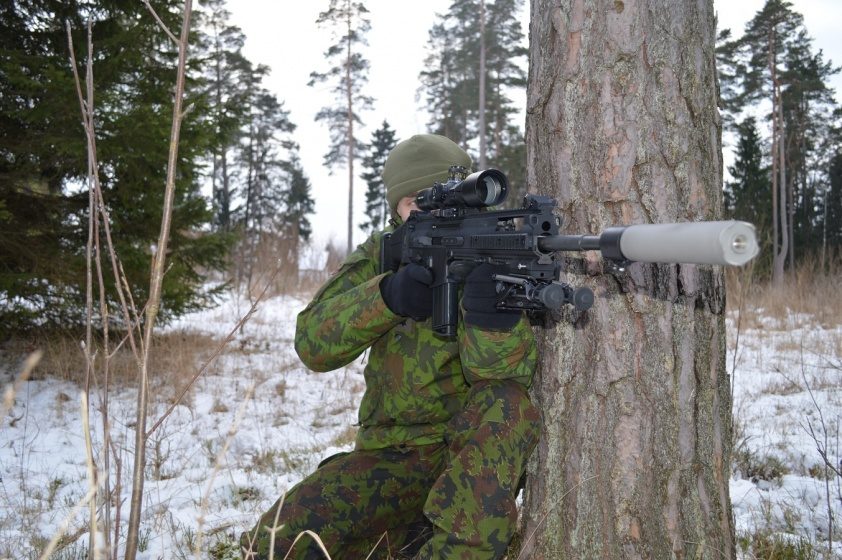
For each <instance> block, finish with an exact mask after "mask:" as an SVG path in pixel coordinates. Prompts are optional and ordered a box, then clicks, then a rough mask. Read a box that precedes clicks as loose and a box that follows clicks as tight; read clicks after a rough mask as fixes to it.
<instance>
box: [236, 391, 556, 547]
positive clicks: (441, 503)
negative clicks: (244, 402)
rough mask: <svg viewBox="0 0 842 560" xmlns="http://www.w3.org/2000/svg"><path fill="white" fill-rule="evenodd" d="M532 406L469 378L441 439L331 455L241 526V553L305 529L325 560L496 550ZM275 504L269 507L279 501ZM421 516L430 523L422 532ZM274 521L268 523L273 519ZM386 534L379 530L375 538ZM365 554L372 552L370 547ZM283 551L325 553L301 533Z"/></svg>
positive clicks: (503, 539)
mask: <svg viewBox="0 0 842 560" xmlns="http://www.w3.org/2000/svg"><path fill="white" fill-rule="evenodd" d="M538 426H539V417H538V411H537V410H536V409H535V407H534V406H533V405H532V404H531V403H530V402H529V398H528V396H527V394H526V390H525V388H524V387H523V386H522V385H520V384H519V383H517V382H512V381H482V382H480V383H477V384H476V385H474V386H472V387H471V389H470V392H469V394H468V396H467V399H466V407H465V409H464V410H463V411H462V412H460V413H459V414H457V415H456V416H454V418H453V419H452V420H451V421H450V422H449V424H448V426H447V430H446V434H445V438H446V441H447V442H448V443H449V444H446V443H440V444H435V445H424V446H419V447H412V446H405V447H403V448H385V449H375V450H356V451H353V452H351V453H347V454H340V455H339V456H335V457H331V458H330V459H328V460H327V461H325V462H324V463H323V464H322V466H320V467H319V469H317V470H316V472H315V473H313V474H312V475H310V476H309V477H307V478H306V479H304V480H303V481H302V482H301V483H299V484H298V485H296V486H295V487H294V488H293V489H292V490H290V491H289V493H287V495H286V496H285V497H283V498H281V500H278V502H276V503H275V505H274V506H272V508H271V509H270V510H269V511H268V512H266V513H265V514H264V515H263V517H261V519H260V522H259V523H258V525H257V526H256V527H255V528H254V529H252V531H250V532H249V533H245V534H243V536H242V538H241V540H240V543H241V545H242V547H243V550H244V555H243V557H244V558H249V559H255V560H258V559H260V560H262V559H268V558H269V556H270V552H269V551H270V547H271V539H270V534H271V529H272V527H278V529H277V531H276V534H275V540H274V546H275V552H274V558H278V559H280V558H284V557H285V556H286V554H287V552H288V551H289V550H290V548H291V547H292V544H293V542H294V541H295V538H296V537H297V536H298V535H299V533H301V532H302V531H304V530H310V531H313V532H315V533H317V534H318V535H319V537H320V538H321V540H322V542H323V543H324V545H325V547H326V548H327V550H328V552H329V553H330V556H331V558H333V560H344V559H349V560H350V559H354V560H356V559H362V558H367V557H369V554H370V553H371V558H409V557H411V555H412V554H414V553H416V551H418V548H419V547H421V549H420V551H418V552H417V556H416V558H418V559H424V560H427V559H434V558H436V559H438V558H447V559H451V558H452V559H460V560H486V559H494V558H500V557H502V555H503V554H504V553H505V551H506V547H507V545H508V543H509V541H510V540H511V538H512V534H513V533H514V529H515V524H516V521H517V509H516V507H515V497H516V495H517V488H518V481H519V480H520V477H521V476H522V474H523V471H524V469H525V467H526V460H527V459H528V457H529V454H530V453H531V452H532V449H533V448H534V446H535V444H536V443H537V441H538V436H539V429H538ZM279 507H280V508H281V510H280V512H278V508H279ZM425 519H426V520H429V521H431V522H432V524H433V528H432V531H426V532H425V531H424V530H423V529H424V528H425ZM276 520H277V521H276ZM384 535H385V536H384ZM372 552H373V553H372ZM289 558H295V559H297V560H303V559H316V558H324V554H323V553H321V552H320V550H319V549H318V547H317V546H316V545H315V544H313V542H312V539H311V538H310V537H309V536H304V537H302V538H301V540H300V541H299V542H298V543H297V544H296V545H295V547H294V549H293V551H292V553H291V554H290V555H289Z"/></svg>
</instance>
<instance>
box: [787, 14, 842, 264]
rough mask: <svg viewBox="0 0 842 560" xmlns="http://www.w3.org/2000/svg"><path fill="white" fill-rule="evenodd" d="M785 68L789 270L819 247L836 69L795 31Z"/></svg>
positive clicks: (829, 155)
mask: <svg viewBox="0 0 842 560" xmlns="http://www.w3.org/2000/svg"><path fill="white" fill-rule="evenodd" d="M784 62H785V69H784V71H783V72H782V76H781V80H782V82H783V83H785V84H786V87H785V89H783V91H782V95H781V104H782V111H783V115H784V123H785V126H784V130H785V137H786V146H787V166H788V169H789V173H788V181H789V184H788V185H787V186H788V191H789V193H790V198H789V200H788V206H787V209H788V211H789V227H790V234H789V237H790V239H791V240H792V242H793V246H792V249H791V250H790V251H789V264H790V267H793V266H794V260H795V257H796V248H798V250H799V252H800V251H803V250H805V249H806V250H811V251H815V250H817V249H818V248H819V245H820V243H821V232H820V229H819V224H818V221H819V220H818V216H817V213H816V211H817V208H818V206H819V196H820V190H821V185H822V183H823V182H824V181H823V178H822V175H823V174H824V173H826V172H827V170H828V168H829V164H830V162H829V158H830V157H831V154H830V153H828V151H827V150H826V149H825V148H826V147H827V145H826V139H827V138H828V136H829V135H830V134H831V129H830V128H829V125H830V124H831V122H832V117H831V115H832V111H833V108H834V107H835V100H834V97H833V90H832V89H831V88H830V87H829V86H828V83H829V81H830V78H831V77H832V76H833V75H834V74H836V73H838V72H839V68H833V65H832V64H831V62H830V61H827V62H826V61H825V60H824V57H823V54H822V53H821V52H818V53H815V52H814V51H813V47H812V39H810V37H809V36H808V34H807V31H806V29H801V30H799V32H798V34H797V35H796V37H795V39H794V40H793V42H792V44H791V45H790V48H789V49H788V50H787V52H786V56H785V60H784Z"/></svg>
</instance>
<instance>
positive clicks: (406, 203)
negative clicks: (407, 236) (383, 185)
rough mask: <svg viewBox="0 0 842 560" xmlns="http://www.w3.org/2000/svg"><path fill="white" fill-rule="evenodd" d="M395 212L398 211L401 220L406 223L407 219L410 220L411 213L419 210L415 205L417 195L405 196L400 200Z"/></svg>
mask: <svg viewBox="0 0 842 560" xmlns="http://www.w3.org/2000/svg"><path fill="white" fill-rule="evenodd" d="M395 210H396V211H397V213H398V216H400V217H401V220H403V221H404V222H405V221H406V220H407V218H409V213H410V212H412V211H413V210H418V206H417V205H416V204H415V195H412V196H405V197H403V198H402V199H400V200H399V201H398V205H397V207H396V208H395Z"/></svg>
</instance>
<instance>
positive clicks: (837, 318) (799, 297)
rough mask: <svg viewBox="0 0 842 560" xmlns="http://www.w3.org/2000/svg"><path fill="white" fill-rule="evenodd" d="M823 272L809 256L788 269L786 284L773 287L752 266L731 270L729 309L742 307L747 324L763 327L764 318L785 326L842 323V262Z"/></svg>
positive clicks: (833, 325)
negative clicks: (794, 268) (755, 273)
mask: <svg viewBox="0 0 842 560" xmlns="http://www.w3.org/2000/svg"><path fill="white" fill-rule="evenodd" d="M826 268H828V270H827V272H825V273H821V272H818V271H819V265H818V263H817V261H815V260H813V259H805V260H804V262H802V263H801V264H800V265H799V266H798V267H797V268H796V270H794V271H788V272H787V273H786V277H785V280H784V283H783V285H781V286H773V285H772V284H771V281H770V280H769V279H767V278H758V277H756V276H754V275H753V270H752V268H751V265H749V266H747V267H744V268H738V269H728V270H727V271H726V285H727V290H728V309H729V310H732V311H733V310H737V309H742V314H743V317H742V321H743V327H747V328H760V327H762V326H764V324H763V322H762V321H763V319H764V318H765V319H773V320H776V321H778V322H779V323H780V324H781V325H786V326H788V327H791V328H792V327H800V326H806V325H816V326H820V327H823V328H833V327H836V326H838V325H840V324H842V289H840V287H839V277H840V276H839V275H840V273H842V262H840V261H839V260H837V261H834V262H833V263H832V264H831V265H830V266H829V267H826Z"/></svg>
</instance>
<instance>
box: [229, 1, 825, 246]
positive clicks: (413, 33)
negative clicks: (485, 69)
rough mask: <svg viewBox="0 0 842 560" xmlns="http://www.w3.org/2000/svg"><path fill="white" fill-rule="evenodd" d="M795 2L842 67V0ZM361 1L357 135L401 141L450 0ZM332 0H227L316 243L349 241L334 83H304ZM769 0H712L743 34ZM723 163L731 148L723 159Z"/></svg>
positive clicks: (420, 122) (423, 118)
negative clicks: (306, 183)
mask: <svg viewBox="0 0 842 560" xmlns="http://www.w3.org/2000/svg"><path fill="white" fill-rule="evenodd" d="M791 1H792V4H793V8H794V9H795V10H796V11H797V12H799V13H801V14H802V15H803V16H804V22H805V26H806V28H807V30H808V32H809V33H810V35H811V36H812V37H813V39H814V47H815V48H816V49H822V50H823V51H824V54H825V59H830V60H832V61H834V62H835V63H836V64H837V65H839V64H842V34H840V33H839V26H840V23H842V0H791ZM364 3H365V5H366V7H367V8H368V10H369V11H370V16H371V17H370V20H371V31H370V32H369V34H368V43H369V46H368V48H367V49H366V51H365V53H364V54H365V56H366V57H367V58H368V60H369V61H370V63H371V70H370V73H369V82H368V87H367V88H366V93H367V94H369V95H371V96H373V97H374V98H375V103H374V108H373V110H371V111H368V112H366V113H364V114H363V115H362V117H363V120H364V122H365V124H366V126H365V127H364V128H363V129H362V130H361V131H360V134H359V136H358V137H359V138H360V139H362V140H364V141H368V140H369V139H370V137H371V134H372V132H373V131H374V130H376V129H377V128H379V127H380V125H381V124H382V123H383V120H384V119H386V120H388V121H389V124H390V126H391V127H392V128H393V129H395V130H396V132H397V137H398V138H399V139H405V138H409V137H410V136H412V135H413V134H418V133H424V132H427V130H426V123H427V118H428V117H427V115H426V113H425V112H424V111H423V109H422V108H421V107H422V103H421V99H420V98H419V97H418V94H419V89H418V88H419V85H420V83H419V80H418V75H419V72H420V71H421V69H422V66H423V60H424V57H425V47H426V44H427V38H428V32H429V29H430V27H431V26H432V25H433V24H434V23H435V22H436V21H437V17H436V14H442V13H445V12H446V11H447V9H448V6H449V4H450V0H425V1H423V2H417V1H406V0H366V1H365V2H364ZM328 4H329V2H328V0H317V1H308V2H301V1H290V0H282V1H279V2H266V1H265V0H261V1H258V0H229V1H228V9H229V10H230V11H231V13H232V18H231V19H232V23H233V24H235V25H237V26H239V27H240V28H241V29H242V30H243V32H244V33H245V35H246V38H247V39H246V45H245V48H244V52H245V55H246V56H247V57H248V58H249V59H250V60H251V61H252V62H254V63H259V64H266V65H268V66H269V67H270V68H271V69H272V71H271V74H270V75H269V77H268V78H267V79H266V82H265V86H266V87H267V88H268V89H269V90H270V91H272V92H273V93H275V94H276V95H277V96H278V99H280V100H281V101H283V102H284V104H285V107H286V109H287V110H289V111H290V118H291V119H292V121H293V122H294V123H295V124H296V125H297V126H298V128H297V130H296V140H297V141H298V143H299V144H300V146H301V161H302V165H303V166H304V170H305V173H306V174H307V175H308V177H309V178H310V181H311V183H312V186H313V197H314V198H315V200H316V213H315V215H314V216H312V217H311V219H310V221H311V223H312V224H313V229H314V242H315V244H316V245H317V246H323V245H325V244H326V243H328V242H333V243H334V244H335V245H336V246H338V247H340V248H344V247H345V243H346V231H347V221H348V210H347V199H348V181H347V170H346V169H342V168H337V169H336V170H335V171H334V173H333V174H332V175H331V174H330V173H329V171H328V170H327V169H326V168H325V167H324V166H323V163H322V157H323V155H324V154H325V152H326V151H327V147H328V144H329V137H328V130H327V128H326V126H324V125H323V124H321V123H316V122H314V116H315V114H316V113H317V112H318V111H319V109H320V108H322V107H324V106H326V105H329V104H331V103H332V97H331V94H330V91H329V90H330V85H329V84H324V85H319V86H317V87H308V86H307V82H308V81H309V79H310V72H313V71H320V72H323V71H326V70H327V69H328V67H327V64H326V63H325V61H324V51H325V50H326V49H327V47H328V46H329V45H330V44H331V36H330V33H329V32H328V31H327V30H321V29H318V28H317V26H316V23H315V22H316V18H317V17H318V15H319V12H320V11H323V10H325V9H327V7H328ZM763 4H764V0H714V7H715V9H716V11H717V14H718V16H719V21H720V25H719V27H720V28H730V29H731V30H732V32H733V33H734V35H740V34H741V33H742V30H743V28H744V26H745V24H746V22H747V21H749V20H750V19H751V18H752V16H753V15H754V14H755V13H756V12H757V11H758V10H760V9H761V8H762V6H763ZM527 11H528V2H527V7H526V8H525V9H524V13H523V15H522V18H521V19H522V21H523V30H524V36H526V35H528V27H527V26H528V19H529V17H528V13H527ZM833 84H834V87H835V89H836V91H837V93H836V98H837V100H842V77H840V76H839V75H837V76H836V78H835V80H834V82H833ZM525 99H526V93H525V91H524V92H522V93H521V102H522V103H524V104H525ZM522 118H523V116H522V115H521V119H522ZM521 126H523V125H522V124H521ZM726 150H727V149H726ZM727 160H728V154H727V153H726V163H727ZM357 167H359V166H357ZM503 171H505V170H503ZM354 189H355V197H354V206H355V224H358V223H361V222H362V221H363V220H364V217H363V209H364V200H365V190H366V185H365V183H364V182H363V180H362V179H359V178H356V179H355V183H354ZM364 239H365V234H364V233H363V232H362V230H360V229H359V227H357V226H356V225H355V227H354V243H355V244H357V243H361V242H362V241H363V240H364Z"/></svg>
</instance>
